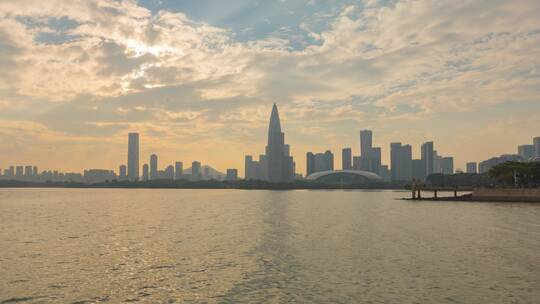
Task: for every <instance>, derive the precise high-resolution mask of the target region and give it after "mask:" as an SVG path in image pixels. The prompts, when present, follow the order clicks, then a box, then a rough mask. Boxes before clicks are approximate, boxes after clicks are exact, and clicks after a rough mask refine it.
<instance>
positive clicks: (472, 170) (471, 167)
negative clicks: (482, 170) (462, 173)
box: [467, 162, 478, 174]
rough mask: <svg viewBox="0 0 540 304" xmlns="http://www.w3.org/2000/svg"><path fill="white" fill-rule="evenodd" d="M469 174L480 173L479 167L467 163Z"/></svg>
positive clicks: (472, 163)
mask: <svg viewBox="0 0 540 304" xmlns="http://www.w3.org/2000/svg"><path fill="white" fill-rule="evenodd" d="M467 173H473V174H476V173H478V165H477V164H476V163H475V162H470V163H467Z"/></svg>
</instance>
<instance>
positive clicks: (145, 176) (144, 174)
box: [142, 164, 150, 182]
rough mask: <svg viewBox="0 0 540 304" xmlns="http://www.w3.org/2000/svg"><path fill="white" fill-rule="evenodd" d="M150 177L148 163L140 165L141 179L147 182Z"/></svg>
mask: <svg viewBox="0 0 540 304" xmlns="http://www.w3.org/2000/svg"><path fill="white" fill-rule="evenodd" d="M149 179H150V171H149V167H148V164H144V165H143V166H142V180H143V181H145V182H147V181H148V180H149Z"/></svg>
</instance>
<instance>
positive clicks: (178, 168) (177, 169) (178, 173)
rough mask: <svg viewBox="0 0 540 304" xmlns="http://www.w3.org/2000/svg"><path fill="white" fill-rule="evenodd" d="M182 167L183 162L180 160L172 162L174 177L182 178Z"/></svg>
mask: <svg viewBox="0 0 540 304" xmlns="http://www.w3.org/2000/svg"><path fill="white" fill-rule="evenodd" d="M183 167H184V164H183V163H182V162H176V163H174V179H182V173H183V171H184V168H183Z"/></svg>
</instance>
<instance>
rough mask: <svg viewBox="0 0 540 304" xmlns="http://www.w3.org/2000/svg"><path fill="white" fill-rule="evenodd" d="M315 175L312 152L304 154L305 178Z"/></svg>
mask: <svg viewBox="0 0 540 304" xmlns="http://www.w3.org/2000/svg"><path fill="white" fill-rule="evenodd" d="M312 173H315V154H313V152H308V153H306V176H309V175H311V174H312Z"/></svg>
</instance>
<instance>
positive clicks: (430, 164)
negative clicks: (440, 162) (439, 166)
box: [421, 141, 435, 177]
mask: <svg viewBox="0 0 540 304" xmlns="http://www.w3.org/2000/svg"><path fill="white" fill-rule="evenodd" d="M421 152H422V153H421V154H422V162H424V167H425V168H426V177H428V176H429V175H430V174H433V173H434V172H435V168H434V165H435V159H434V156H435V153H434V151H433V142H432V141H428V142H426V143H424V144H422V151H421Z"/></svg>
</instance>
